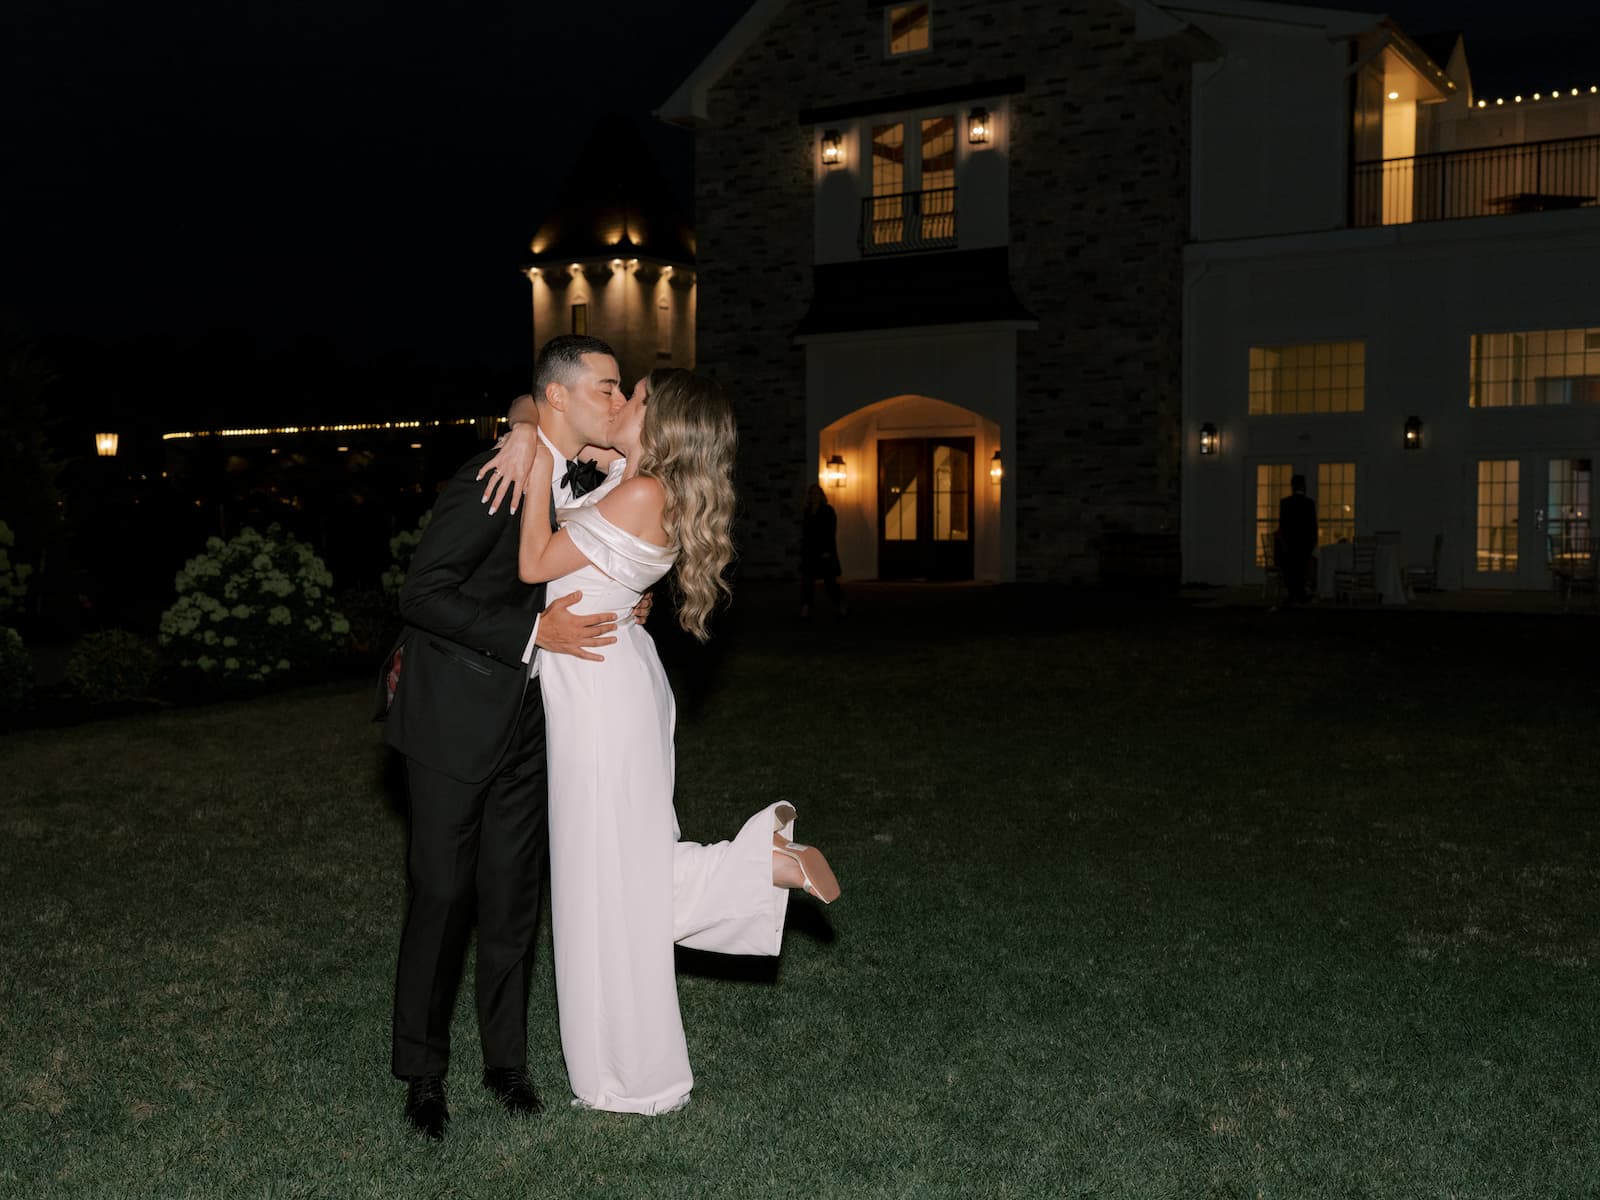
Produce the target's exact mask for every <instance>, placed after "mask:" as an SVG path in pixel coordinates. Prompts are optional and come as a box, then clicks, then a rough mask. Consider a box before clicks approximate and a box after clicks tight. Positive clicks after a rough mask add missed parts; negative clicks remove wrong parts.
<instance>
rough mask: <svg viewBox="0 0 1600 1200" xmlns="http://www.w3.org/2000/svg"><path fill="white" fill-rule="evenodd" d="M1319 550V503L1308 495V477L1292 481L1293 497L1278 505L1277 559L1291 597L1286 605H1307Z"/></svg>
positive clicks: (1296, 478) (1290, 492) (1275, 538)
mask: <svg viewBox="0 0 1600 1200" xmlns="http://www.w3.org/2000/svg"><path fill="white" fill-rule="evenodd" d="M1316 549H1317V502H1316V501H1315V500H1313V499H1312V498H1311V497H1310V496H1308V495H1306V477H1305V476H1304V475H1295V476H1293V477H1291V478H1290V480H1289V494H1288V495H1287V496H1285V497H1284V498H1283V499H1282V500H1281V501H1279V502H1278V531H1277V533H1276V534H1275V535H1273V557H1274V559H1275V562H1276V566H1277V568H1278V576H1279V578H1281V579H1282V580H1283V586H1284V587H1285V588H1286V589H1287V590H1288V593H1289V596H1288V599H1287V600H1286V601H1284V603H1285V605H1286V606H1288V605H1295V604H1304V603H1305V602H1306V600H1307V599H1308V598H1309V595H1308V592H1307V584H1308V583H1309V581H1310V576H1311V556H1312V554H1314V553H1315V552H1316Z"/></svg>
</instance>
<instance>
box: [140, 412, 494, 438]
mask: <svg viewBox="0 0 1600 1200" xmlns="http://www.w3.org/2000/svg"><path fill="white" fill-rule="evenodd" d="M486 419H487V420H490V421H498V420H499V419H500V418H499V417H488V418H484V417H458V418H456V419H454V420H448V421H446V420H439V421H368V422H356V423H351V424H345V425H276V426H272V427H262V428H260V429H200V430H184V431H181V432H178V433H163V434H162V435H161V440H162V441H164V442H170V441H175V440H178V439H181V438H203V437H266V436H268V435H271V434H288V433H355V432H358V431H361V430H372V429H441V428H443V427H445V426H447V425H476V424H477V423H478V422H479V421H482V420H486Z"/></svg>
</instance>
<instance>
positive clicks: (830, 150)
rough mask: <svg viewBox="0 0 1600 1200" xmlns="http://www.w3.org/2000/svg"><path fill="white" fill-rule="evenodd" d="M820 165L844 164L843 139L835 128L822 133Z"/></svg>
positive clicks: (835, 165)
mask: <svg viewBox="0 0 1600 1200" xmlns="http://www.w3.org/2000/svg"><path fill="white" fill-rule="evenodd" d="M822 165H823V166H825V167H842V166H843V165H844V141H843V139H842V138H840V137H839V131H838V130H837V129H830V130H828V132H827V133H824V134H823V135H822Z"/></svg>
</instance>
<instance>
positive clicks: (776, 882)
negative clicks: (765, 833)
mask: <svg viewBox="0 0 1600 1200" xmlns="http://www.w3.org/2000/svg"><path fill="white" fill-rule="evenodd" d="M772 883H773V886H774V887H803V888H805V890H806V891H808V892H810V893H811V894H812V895H813V896H815V897H816V898H817V899H818V900H821V901H822V902H823V903H824V904H832V903H833V902H834V901H835V900H837V899H838V898H839V881H838V879H836V878H835V877H834V874H833V868H832V867H830V866H829V865H828V860H827V859H826V858H824V857H823V854H822V851H821V850H818V849H817V848H816V847H815V846H803V845H801V844H800V843H799V842H791V841H789V840H788V839H787V838H785V837H784V836H783V835H782V834H781V833H775V834H773V835H772Z"/></svg>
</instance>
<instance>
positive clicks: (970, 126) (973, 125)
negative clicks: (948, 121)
mask: <svg viewBox="0 0 1600 1200" xmlns="http://www.w3.org/2000/svg"><path fill="white" fill-rule="evenodd" d="M988 140H989V110H988V109H987V108H975V109H973V110H972V113H971V115H970V116H969V117H968V118H967V141H969V142H971V143H972V144H973V145H974V146H981V145H983V144H984V143H985V142H987V141H988Z"/></svg>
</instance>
